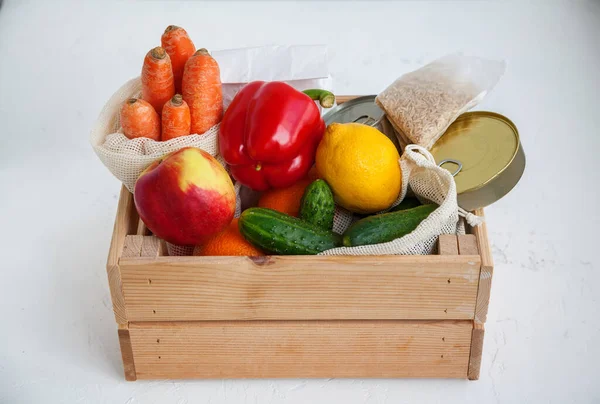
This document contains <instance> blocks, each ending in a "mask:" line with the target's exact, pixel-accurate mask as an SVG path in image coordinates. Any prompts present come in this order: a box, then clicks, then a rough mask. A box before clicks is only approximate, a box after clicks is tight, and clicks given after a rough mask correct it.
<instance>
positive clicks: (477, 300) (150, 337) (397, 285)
mask: <svg viewBox="0 0 600 404" xmlns="http://www.w3.org/2000/svg"><path fill="white" fill-rule="evenodd" d="M476 213H477V214H479V215H483V211H479V212H476ZM472 233H473V234H467V235H464V236H455V235H443V236H440V239H439V254H438V255H428V256H363V257H356V256H352V257H351V256H348V257H344V256H336V257H321V256H272V257H256V258H249V257H169V256H166V253H165V252H166V249H165V246H164V243H163V242H162V241H161V240H159V239H158V238H156V237H155V236H153V235H151V234H150V232H149V231H148V230H147V229H146V227H145V226H144V225H143V223H142V222H141V221H140V220H139V216H138V214H137V212H136V210H135V206H134V204H133V196H132V195H131V193H129V191H127V189H126V188H123V189H122V190H121V195H120V199H119V206H118V210H117V218H116V222H115V227H114V232H113V237H112V242H111V246H110V251H109V256H108V263H107V271H108V279H109V284H110V291H111V297H112V302H113V309H114V313H115V317H116V321H117V324H118V336H119V341H120V346H121V353H122V356H123V365H124V370H125V378H126V379H127V380H136V379H191V378H293V377H298V378H336V377H356V378H362V377H365V378H372V377H385V378H391V377H444V378H469V379H471V380H475V379H478V377H479V368H480V363H481V351H482V345H483V334H484V327H483V324H484V323H485V319H486V314H487V307H488V301H489V295H490V286H491V278H492V270H493V265H492V256H491V252H490V248H489V243H488V240H487V231H486V225H485V224H483V225H481V226H479V227H477V228H474V229H473V230H472Z"/></svg>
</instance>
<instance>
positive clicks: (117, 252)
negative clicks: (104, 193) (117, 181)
mask: <svg viewBox="0 0 600 404" xmlns="http://www.w3.org/2000/svg"><path fill="white" fill-rule="evenodd" d="M132 211H135V207H134V205H133V195H131V193H130V192H129V191H128V190H127V188H125V186H122V187H121V195H120V196H119V205H118V207H117V217H116V218H115V225H114V228H113V236H112V240H111V243H110V249H109V251H108V259H107V262H106V272H107V274H108V285H109V287H110V296H111V300H112V303H113V311H114V313H115V319H116V321H117V323H119V324H124V323H127V310H126V308H125V300H124V298H123V288H122V283H121V272H120V270H119V258H120V256H121V252H122V251H123V245H124V243H125V236H126V235H127V234H131V233H132V232H133V229H132V227H133V220H132ZM135 222H136V223H137V218H136V220H135Z"/></svg>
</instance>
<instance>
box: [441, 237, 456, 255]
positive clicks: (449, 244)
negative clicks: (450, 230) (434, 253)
mask: <svg viewBox="0 0 600 404" xmlns="http://www.w3.org/2000/svg"><path fill="white" fill-rule="evenodd" d="M438 254H439V255H458V240H457V238H456V235H454V234H441V235H440V237H439V239H438Z"/></svg>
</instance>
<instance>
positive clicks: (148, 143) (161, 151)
mask: <svg viewBox="0 0 600 404" xmlns="http://www.w3.org/2000/svg"><path fill="white" fill-rule="evenodd" d="M141 92H142V83H141V80H140V78H139V77H137V78H135V79H132V80H129V81H128V82H127V83H125V84H124V85H123V86H122V87H121V88H120V89H119V90H117V92H116V93H114V94H113V96H112V97H111V98H110V100H108V102H107V103H106V105H105V106H104V108H103V109H102V112H100V116H99V117H98V120H97V121H96V124H95V125H94V128H93V129H92V133H91V135H90V142H91V143H92V147H93V148H94V151H95V152H96V154H97V155H98V157H99V158H100V160H101V161H102V163H104V165H105V166H106V167H107V168H108V169H109V170H110V172H111V173H112V174H113V175H114V176H115V177H117V178H118V179H119V180H121V182H122V183H123V185H125V187H126V188H127V189H128V190H129V191H130V192H131V193H133V187H134V186H135V182H136V181H137V179H138V177H139V176H140V174H141V173H142V171H144V170H145V169H146V167H148V166H149V165H150V164H151V163H152V162H153V161H155V160H156V159H159V158H161V157H163V156H164V155H165V154H168V153H170V152H173V151H176V150H179V149H181V148H183V147H187V146H193V147H198V148H200V149H202V150H204V151H206V152H207V153H209V154H210V155H212V156H214V157H215V158H216V159H217V160H218V161H219V162H220V163H221V164H223V166H224V167H225V168H227V165H226V164H225V161H224V160H223V159H222V158H221V156H220V155H219V147H218V135H219V125H218V124H217V125H215V126H213V127H212V128H210V129H209V130H208V131H207V132H205V133H203V134H201V135H190V136H182V137H178V138H175V139H171V140H168V141H166V142H157V141H155V140H152V139H148V138H137V139H128V138H127V137H125V135H124V134H123V133H122V132H121V131H120V130H121V125H120V122H119V112H120V109H121V105H123V103H124V102H125V101H126V100H128V99H129V98H131V97H139V96H140V95H141ZM239 191H240V184H237V183H236V184H235V193H236V199H237V200H236V204H235V217H238V216H239V215H240V213H241V201H240V196H239V195H240V192H239ZM168 247H169V255H191V252H192V250H193V247H183V246H182V247H179V246H174V245H170V244H169V245H168Z"/></svg>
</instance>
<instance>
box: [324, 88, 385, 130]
mask: <svg viewBox="0 0 600 404" xmlns="http://www.w3.org/2000/svg"><path fill="white" fill-rule="evenodd" d="M375 97H376V96H375V95H366V96H364V97H358V98H355V99H353V100H350V101H347V102H344V103H343V104H340V105H336V106H335V107H333V108H332V109H331V110H330V111H328V112H327V114H325V116H324V117H323V119H324V120H325V124H327V125H329V124H331V123H334V122H337V123H349V122H356V123H363V124H365V125H370V126H378V123H379V121H381V118H382V117H383V111H382V110H381V108H379V107H378V106H377V104H375Z"/></svg>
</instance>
